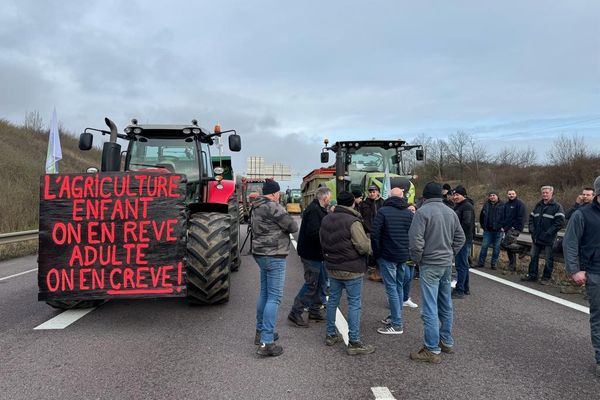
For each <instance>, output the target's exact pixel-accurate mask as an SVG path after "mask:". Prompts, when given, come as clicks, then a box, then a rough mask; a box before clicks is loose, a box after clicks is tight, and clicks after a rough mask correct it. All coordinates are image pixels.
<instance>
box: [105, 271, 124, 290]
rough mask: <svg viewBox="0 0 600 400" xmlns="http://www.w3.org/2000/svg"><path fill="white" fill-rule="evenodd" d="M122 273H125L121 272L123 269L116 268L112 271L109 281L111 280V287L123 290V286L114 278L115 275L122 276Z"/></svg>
mask: <svg viewBox="0 0 600 400" xmlns="http://www.w3.org/2000/svg"><path fill="white" fill-rule="evenodd" d="M122 272H123V271H121V268H114V269H113V270H112V271H110V276H109V277H108V279H109V280H110V286H111V287H112V288H113V289H120V288H121V284H120V283H119V282H115V280H114V276H115V274H121V273H122Z"/></svg>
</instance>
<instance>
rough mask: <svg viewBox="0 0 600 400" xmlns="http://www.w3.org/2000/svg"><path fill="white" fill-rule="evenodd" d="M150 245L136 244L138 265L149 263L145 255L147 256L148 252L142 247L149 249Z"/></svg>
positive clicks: (136, 261)
mask: <svg viewBox="0 0 600 400" xmlns="http://www.w3.org/2000/svg"><path fill="white" fill-rule="evenodd" d="M147 248H148V245H147V244H138V245H137V246H136V251H137V253H136V255H135V263H136V264H138V265H148V261H146V260H144V257H146V253H143V252H142V249H147Z"/></svg>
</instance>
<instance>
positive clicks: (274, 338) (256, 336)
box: [254, 329, 279, 346]
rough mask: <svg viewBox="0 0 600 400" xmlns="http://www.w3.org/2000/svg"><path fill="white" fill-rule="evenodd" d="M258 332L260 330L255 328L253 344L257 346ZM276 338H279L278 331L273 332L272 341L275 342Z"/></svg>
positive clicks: (258, 342) (258, 341)
mask: <svg viewBox="0 0 600 400" xmlns="http://www.w3.org/2000/svg"><path fill="white" fill-rule="evenodd" d="M260 333H261V332H260V330H258V329H257V330H256V335H254V344H255V345H257V346H258V345H259V344H260ZM278 340H279V333H277V332H275V333H274V334H273V341H274V342H276V341H278Z"/></svg>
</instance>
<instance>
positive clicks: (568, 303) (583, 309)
mask: <svg viewBox="0 0 600 400" xmlns="http://www.w3.org/2000/svg"><path fill="white" fill-rule="evenodd" d="M470 271H471V272H472V273H474V274H475V275H479V276H482V277H484V278H487V279H491V280H493V281H496V282H499V283H502V284H504V285H507V286H510V287H513V288H515V289H519V290H521V291H523V292H526V293H529V294H532V295H534V296H538V297H541V298H543V299H546V300H550V301H552V302H554V303H557V304H561V305H563V306H566V307H569V308H572V309H574V310H577V311H581V312H582V313H585V314H589V313H590V308H589V307H585V306H582V305H580V304H577V303H573V302H572V301H569V300H565V299H561V298H560V297H556V296H552V295H551V294H547V293H544V292H540V291H539V290H535V289H531V288H528V287H527V286H523V285H519V284H518V283H514V282H511V281H508V280H506V279H502V278H498V277H497V276H494V275H491V274H488V273H486V272H482V271H478V270H475V269H470Z"/></svg>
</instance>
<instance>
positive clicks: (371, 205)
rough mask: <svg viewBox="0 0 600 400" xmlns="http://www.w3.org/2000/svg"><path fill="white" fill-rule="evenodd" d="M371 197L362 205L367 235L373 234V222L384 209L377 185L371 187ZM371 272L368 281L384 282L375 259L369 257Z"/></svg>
mask: <svg viewBox="0 0 600 400" xmlns="http://www.w3.org/2000/svg"><path fill="white" fill-rule="evenodd" d="M368 190H369V195H368V197H367V198H366V200H365V201H363V202H362V203H361V204H360V208H359V211H360V215H362V218H363V223H364V226H365V231H366V232H367V234H369V233H371V227H372V225H373V220H374V219H375V215H376V214H377V211H379V209H380V208H381V207H383V199H382V198H381V195H380V193H379V188H378V187H377V186H376V185H371V186H369V189H368ZM368 264H369V270H368V274H367V279H369V280H370V281H375V282H383V279H382V278H381V275H380V274H379V270H378V269H377V264H376V263H375V259H374V258H373V257H369V259H368Z"/></svg>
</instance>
